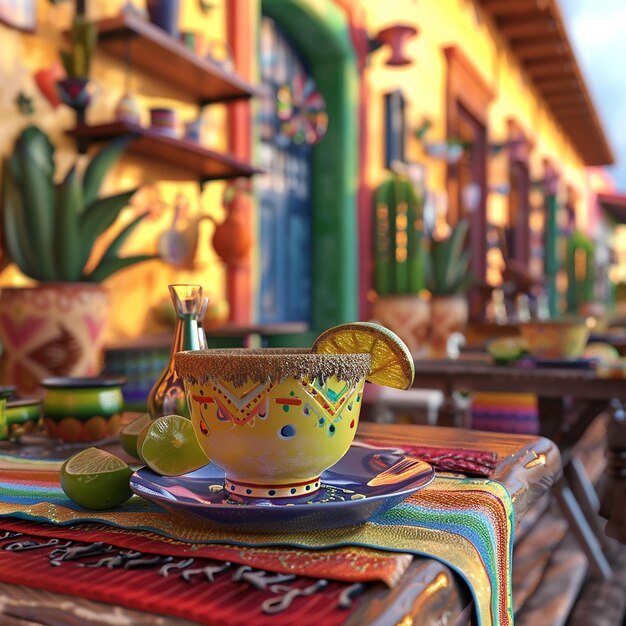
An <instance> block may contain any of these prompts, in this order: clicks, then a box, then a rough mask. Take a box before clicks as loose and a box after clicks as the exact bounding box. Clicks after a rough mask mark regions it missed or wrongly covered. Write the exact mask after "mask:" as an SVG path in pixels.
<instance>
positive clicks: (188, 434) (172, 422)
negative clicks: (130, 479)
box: [137, 415, 209, 476]
mask: <svg viewBox="0 0 626 626" xmlns="http://www.w3.org/2000/svg"><path fill="white" fill-rule="evenodd" d="M137 452H138V453H139V456H140V457H141V458H142V459H143V462H144V463H145V464H146V465H147V466H148V467H149V468H150V469H151V470H152V471H153V472H156V473H157V474H161V475H162V476H180V475H181V474H186V473H187V472H193V471H194V470H197V469H200V468H201V467H203V466H204V465H206V464H207V463H208V462H209V459H208V457H207V455H206V454H205V452H204V450H203V449H202V447H201V446H200V443H199V442H198V439H197V438H196V433H195V431H194V428H193V424H192V423H191V420H189V419H187V418H186V417H183V416H182V415H164V416H163V417H159V418H158V419H156V420H154V421H153V422H152V423H151V424H150V425H149V426H148V428H146V429H144V430H143V431H142V432H141V434H140V435H139V438H138V441H137Z"/></svg>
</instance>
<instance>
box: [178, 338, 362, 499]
mask: <svg viewBox="0 0 626 626" xmlns="http://www.w3.org/2000/svg"><path fill="white" fill-rule="evenodd" d="M175 364H176V371H177V372H178V375H179V376H180V377H181V378H182V379H183V380H184V383H185V393H186V395H187V401H188V403H189V409H190V413H191V419H192V421H193V424H194V428H195V431H196V435H197V437H198V440H199V441H200V443H201V445H202V447H203V448H204V450H205V452H206V453H207V455H208V456H209V458H210V459H211V461H213V462H215V463H216V464H217V465H219V466H220V467H221V468H222V469H223V470H224V473H225V489H226V490H227V491H228V492H229V493H232V494H235V495H239V496H244V497H255V498H289V497H296V496H303V495H307V494H311V493H314V492H315V491H316V490H318V489H319V487H320V474H321V473H322V472H323V471H324V470H325V469H328V468H329V467H331V466H332V465H334V464H335V463H336V462H337V461H338V460H339V459H340V458H341V457H342V456H343V455H344V454H345V453H346V452H347V450H348V448H349V447H350V444H351V443H352V440H353V439H354V434H355V432H356V428H357V424H358V421H359V412H360V409H361V398H362V393H363V383H364V380H365V376H366V374H367V373H368V372H369V369H370V364H371V357H370V355H369V354H312V353H311V352H310V351H309V350H293V349H270V348H267V349H263V348H261V349H256V350H250V349H225V350H190V351H186V352H179V353H178V354H176V357H175Z"/></svg>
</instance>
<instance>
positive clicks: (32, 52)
mask: <svg viewBox="0 0 626 626" xmlns="http://www.w3.org/2000/svg"><path fill="white" fill-rule="evenodd" d="M235 1H237V0H214V1H213V2H212V3H211V4H212V5H213V9H212V10H211V11H210V13H209V14H208V15H203V14H202V13H201V12H200V11H199V9H198V3H197V2H196V1H195V0H183V1H182V2H181V5H182V9H183V10H182V15H181V30H194V31H201V32H202V33H204V35H205V37H206V38H207V39H212V40H217V41H224V40H225V38H226V34H225V6H226V5H225V3H226V2H235ZM308 1H309V2H314V0H308ZM133 2H134V4H135V5H136V6H142V2H141V0H133ZM352 2H353V3H355V5H356V6H357V12H358V14H360V15H363V16H364V17H365V22H366V24H365V25H366V27H367V30H368V33H369V34H370V36H373V35H374V34H375V33H376V32H377V31H379V30H380V29H382V28H384V27H386V26H388V25H391V24H396V23H409V24H412V25H414V26H415V27H416V28H417V29H418V30H419V34H418V36H417V37H415V38H414V39H412V40H411V41H410V42H409V44H408V53H409V55H410V56H412V57H413V58H414V59H415V61H414V63H413V64H412V65H410V66H406V67H389V66H386V65H385V60H386V58H387V56H388V54H389V51H388V50H387V49H385V48H382V49H380V50H377V51H375V52H373V53H372V54H371V55H370V64H369V66H368V67H367V68H366V69H365V71H364V75H363V76H364V80H365V81H366V82H367V85H368V105H369V118H368V123H367V125H366V127H365V128H364V129H363V132H366V133H368V139H369V144H370V153H369V154H370V159H369V162H368V164H367V168H366V178H367V183H368V184H369V185H370V186H372V187H374V186H376V185H377V184H378V183H379V182H380V181H381V180H382V179H383V177H384V170H383V154H384V143H383V142H384V128H383V123H384V112H383V103H384V98H383V95H384V94H385V93H386V92H388V91H391V90H394V89H402V90H403V91H404V93H405V95H406V99H407V105H408V106H407V116H406V117H407V125H408V136H407V156H408V158H409V159H410V160H413V161H416V162H420V163H424V164H425V166H426V169H425V171H426V184H427V186H428V187H429V188H430V189H432V190H434V191H436V192H443V191H444V190H445V176H446V168H445V164H444V162H443V161H441V160H433V159H430V158H429V157H428V156H427V155H426V154H425V152H424V151H423V148H422V146H421V145H420V142H419V141H418V140H417V139H416V138H415V136H414V134H413V131H414V129H415V128H416V127H417V126H418V125H419V123H420V122H421V121H422V120H423V119H424V118H426V117H428V118H430V119H431V120H432V121H433V122H434V125H433V127H432V128H431V130H430V131H429V133H428V136H427V138H428V140H429V141H440V140H443V139H445V125H446V120H445V87H446V61H445V57H444V55H443V51H442V50H443V48H444V47H446V46H449V45H456V46H458V47H459V48H460V49H461V50H462V51H463V53H464V54H465V55H466V56H467V58H468V59H470V60H471V62H472V63H473V65H474V67H475V68H476V70H477V71H478V72H479V73H480V75H481V76H482V78H483V79H484V81H485V82H486V83H487V84H488V85H489V86H490V87H491V88H492V89H493V91H494V93H495V94H496V95H495V98H494V100H493V102H492V104H491V106H490V109H489V114H488V119H489V139H490V141H493V142H501V141H503V140H505V139H506V132H507V126H506V121H507V119H508V118H510V117H514V118H515V119H516V120H517V121H518V122H519V123H520V124H521V126H522V127H523V129H524V130H525V131H526V132H527V133H528V135H529V136H530V138H531V139H532V140H533V141H534V142H535V147H534V150H533V153H532V158H531V163H530V165H531V176H532V178H533V179H539V178H541V176H542V174H543V167H542V159H544V158H548V159H551V160H552V161H553V162H554V163H557V164H558V165H559V167H560V168H561V173H562V180H563V181H564V183H567V184H569V185H571V186H572V187H573V188H575V189H576V190H577V191H578V193H579V202H578V205H577V223H578V226H579V227H580V228H582V229H585V227H586V225H587V217H586V216H587V213H586V208H587V207H588V192H587V186H586V178H585V173H584V166H583V163H582V161H581V158H580V155H579V154H577V153H576V151H575V150H574V148H573V147H572V145H571V143H570V142H569V140H568V138H567V137H566V136H565V135H564V134H563V133H562V132H561V130H560V128H559V127H558V125H557V124H556V123H555V121H554V119H553V118H552V116H551V114H550V113H549V111H548V110H547V108H546V106H545V105H544V104H543V102H542V101H541V100H540V99H539V98H538V97H537V96H536V94H535V91H534V89H533V88H532V86H531V85H529V83H528V82H527V78H526V77H525V76H524V75H523V74H522V73H521V72H520V70H519V67H518V65H517V63H516V61H515V59H514V58H513V57H512V55H511V54H510V52H508V50H507V48H506V46H505V44H504V43H503V41H502V40H501V38H500V37H499V34H498V33H497V32H496V31H495V29H494V28H493V26H492V25H491V24H489V23H486V22H485V21H484V20H483V17H482V16H481V14H480V13H479V12H478V11H477V10H476V7H475V4H474V3H473V2H471V1H470V0H419V1H418V0H392V1H381V0H352ZM37 4H38V11H39V14H38V28H37V34H36V35H28V34H23V33H20V32H18V31H16V30H12V29H10V28H7V27H5V26H3V25H0V40H1V41H2V55H0V82H1V83H2V84H3V89H2V90H0V157H1V156H4V155H5V154H6V153H7V152H8V151H9V149H10V147H11V145H12V143H13V140H14V138H15V137H16V136H17V134H18V133H19V130H20V129H21V128H22V127H23V126H25V125H26V124H28V123H36V124H39V125H41V126H42V128H44V130H46V131H47V132H48V133H49V134H50V135H51V136H52V138H53V141H54V142H55V144H56V145H57V146H58V150H57V161H58V172H59V178H60V177H61V176H62V175H63V174H64V173H65V171H66V170H67V168H68V167H69V166H70V164H71V163H72V162H73V160H74V159H75V158H76V152H75V149H74V145H73V143H72V142H71V141H70V140H68V139H67V138H66V137H65V136H64V134H63V131H64V130H65V129H68V128H71V127H72V125H73V112H72V111H71V110H69V109H68V108H67V107H65V106H63V105H61V106H60V107H59V108H58V109H56V110H54V109H52V107H51V106H50V105H49V104H48V103H47V102H46V101H45V100H44V98H43V97H42V96H41V95H40V94H39V93H38V92H37V90H36V88H35V86H34V82H33V78H32V74H33V73H34V72H35V71H36V70H38V69H41V68H44V67H48V66H50V65H51V64H52V63H53V62H54V61H55V60H56V59H57V56H58V49H59V47H60V46H61V45H62V36H61V32H62V31H63V30H64V29H66V28H67V27H68V26H69V24H70V22H71V18H72V12H73V7H72V5H73V3H71V2H67V3H60V4H58V5H55V4H52V3H50V2H44V1H41V2H38V3H37ZM123 4H124V1H123V0H89V1H88V2H87V5H88V8H89V17H91V18H99V17H104V16H110V15H114V14H116V13H117V12H118V10H119V9H120V7H121V6H122V5H123ZM344 4H345V3H344ZM250 6H256V3H252V4H251V5H250ZM155 62H158V60H157V59H155ZM92 74H93V77H94V78H95V80H96V82H97V84H98V92H97V94H96V97H95V99H94V103H93V105H92V106H91V107H90V109H89V111H88V121H90V122H98V121H104V120H108V119H111V117H112V114H113V109H114V107H115V104H116V102H117V101H118V100H119V98H120V96H121V95H122V93H123V89H124V78H125V68H124V64H123V63H121V62H119V61H117V60H115V59H111V58H110V57H108V56H105V55H104V54H103V53H98V54H97V55H96V60H95V63H94V67H93V72H92ZM130 86H131V91H132V93H133V94H135V95H137V97H138V99H139V100H140V103H141V105H142V107H143V109H144V118H143V122H144V123H147V110H148V108H149V106H155V105H159V104H165V105H168V106H170V105H174V106H175V107H176V108H177V110H178V112H179V114H180V118H181V119H190V118H192V117H193V116H194V115H195V112H196V108H195V107H193V106H191V105H188V104H182V103H179V102H177V101H176V97H177V95H178V94H177V93H176V91H175V90H171V89H169V88H168V87H167V86H166V85H164V84H162V83H160V82H158V81H155V80H153V79H150V78H149V77H148V76H146V75H145V74H142V73H141V72H140V71H134V72H132V73H131V77H130ZM20 90H23V91H25V92H26V93H27V94H28V95H30V96H32V97H33V101H34V105H35V107H36V113H35V115H33V116H31V117H28V118H27V117H25V116H23V115H21V114H20V113H19V112H18V111H17V108H16V106H15V103H14V100H15V97H16V95H17V94H18V92H19V91H20ZM140 94H141V95H140ZM224 113H225V112H224V107H222V106H221V105H214V106H211V107H209V108H208V110H207V119H206V123H205V126H204V138H205V140H208V141H209V142H210V144H209V145H211V146H213V147H215V148H218V149H219V148H223V147H224V144H225V136H224V132H223V127H224V120H225V115H224ZM356 149H357V146H355V150H356ZM506 167H507V166H506V156H498V157H493V158H491V159H490V161H489V164H488V180H489V183H490V184H498V183H501V182H504V181H505V180H506V178H507V170H506ZM169 174H170V173H169V172H168V171H167V170H165V169H162V168H160V167H157V166H156V165H155V164H154V163H147V162H146V161H141V160H139V159H135V158H126V159H125V160H124V161H123V162H122V164H120V165H119V166H118V167H117V168H116V169H115V171H114V172H113V173H112V175H111V176H110V178H109V179H108V180H107V184H106V189H105V190H104V191H105V192H111V191H113V190H118V189H122V188H126V187H132V186H135V185H141V184H150V183H155V185H156V188H157V190H158V193H159V194H160V195H161V197H162V199H163V200H164V201H165V203H166V204H167V206H168V209H166V210H165V211H163V212H162V214H160V215H156V216H155V217H153V218H150V219H149V220H146V221H145V222H144V224H142V225H141V227H140V228H139V229H138V230H137V231H136V232H135V234H134V235H133V237H132V239H131V240H130V241H129V242H128V243H127V246H126V248H125V250H124V252H127V253H137V252H156V251H157V247H158V240H159V236H160V235H161V233H162V232H163V231H164V230H166V229H167V228H168V227H169V226H170V224H171V220H172V210H171V205H172V204H173V202H174V199H175V197H176V194H177V193H179V192H180V193H183V194H184V195H185V196H186V197H187V198H188V199H189V202H190V214H191V215H196V214H198V212H200V211H201V210H202V211H204V212H208V213H209V214H211V215H212V216H214V217H215V218H216V219H218V220H219V219H221V218H222V216H223V212H222V207H221V192H222V189H223V184H222V183H211V184H208V185H205V188H204V192H203V193H202V195H200V194H199V192H198V185H197V183H195V182H173V181H169V182H168V177H169ZM562 187H563V188H564V187H565V185H563V186H562ZM139 199H141V196H140V197H139ZM145 199H146V196H145V195H144V198H143V200H145ZM131 214H132V211H131V210H127V211H126V212H125V213H124V214H123V215H122V218H121V219H120V222H124V221H127V220H129V219H130V217H131ZM505 216H506V198H502V197H497V196H495V195H494V194H491V196H490V197H489V198H488V218H489V219H490V221H492V222H494V223H501V222H502V221H503V220H504V219H505ZM212 229H213V226H212V225H211V223H210V222H206V221H205V222H202V223H201V225H200V236H199V246H198V255H197V261H198V267H197V269H196V270H194V271H190V270H189V271H188V270H184V271H183V270H177V269H174V268H172V267H170V266H168V265H166V264H165V263H163V262H162V261H152V262H149V263H147V264H145V265H143V266H139V267H136V268H132V269H128V270H125V271H123V272H121V273H119V274H118V275H115V276H113V277H111V278H110V279H109V280H108V281H107V283H106V284H107V285H108V286H109V287H110V290H111V293H112V295H113V307H114V310H115V315H114V316H113V321H112V325H111V328H110V330H109V338H110V339H112V340H119V339H123V338H126V337H133V336H136V335H138V334H140V333H142V332H145V331H146V330H151V329H153V324H152V321H151V320H152V318H151V316H150V315H149V310H150V308H151V307H152V306H154V305H156V304H157V303H158V302H159V301H161V300H162V299H163V298H166V297H167V294H166V285H167V284H168V283H169V282H199V283H201V284H202V285H203V286H205V288H206V289H207V291H208V293H209V295H210V296H212V297H213V298H215V299H223V298H224V271H223V267H222V265H221V263H220V261H219V259H218V258H217V257H216V255H215V253H214V251H213V249H212V247H211V245H210V237H211V235H212ZM257 278H258V277H257ZM23 282H25V279H24V277H22V276H20V275H19V273H18V272H17V271H16V270H15V269H14V268H9V269H7V270H6V271H5V272H4V273H3V274H2V275H1V276H0V286H2V285H7V284H16V283H18V284H19V283H23Z"/></svg>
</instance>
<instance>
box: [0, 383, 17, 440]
mask: <svg viewBox="0 0 626 626" xmlns="http://www.w3.org/2000/svg"><path fill="white" fill-rule="evenodd" d="M14 393H15V387H8V386H7V387H0V440H1V439H8V438H9V425H8V423H7V412H6V406H7V398H9V397H10V396H11V395H13V394H14Z"/></svg>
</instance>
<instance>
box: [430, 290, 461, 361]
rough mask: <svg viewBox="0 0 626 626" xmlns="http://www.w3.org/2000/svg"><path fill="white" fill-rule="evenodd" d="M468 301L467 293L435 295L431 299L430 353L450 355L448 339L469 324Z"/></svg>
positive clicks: (432, 354) (442, 356)
mask: <svg viewBox="0 0 626 626" xmlns="http://www.w3.org/2000/svg"><path fill="white" fill-rule="evenodd" d="M468 311H469V307H468V303H467V297H466V296H465V295H453V296H433V297H432V298H431V301H430V328H431V330H430V354H431V356H434V357H438V358H445V357H447V356H448V352H447V346H448V339H449V338H450V335H452V333H460V332H463V330H464V329H465V327H466V326H467V318H468Z"/></svg>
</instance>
